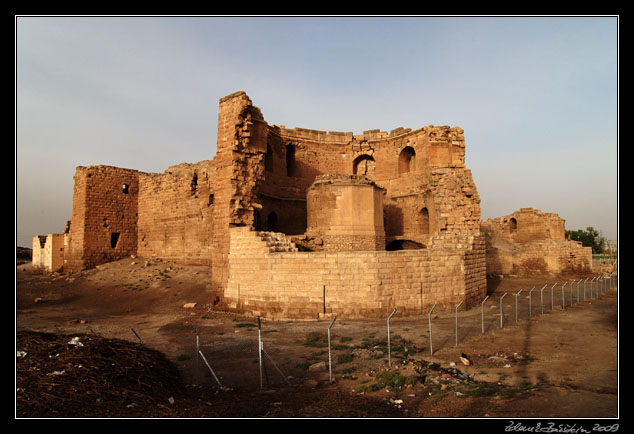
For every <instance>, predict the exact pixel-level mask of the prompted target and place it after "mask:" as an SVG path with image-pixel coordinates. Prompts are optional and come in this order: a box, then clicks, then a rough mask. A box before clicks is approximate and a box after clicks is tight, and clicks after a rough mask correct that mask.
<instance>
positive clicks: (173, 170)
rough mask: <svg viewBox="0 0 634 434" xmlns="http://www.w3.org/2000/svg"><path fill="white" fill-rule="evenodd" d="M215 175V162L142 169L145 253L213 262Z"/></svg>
mask: <svg viewBox="0 0 634 434" xmlns="http://www.w3.org/2000/svg"><path fill="white" fill-rule="evenodd" d="M215 175H216V171H215V165H214V162H213V161H201V162H199V163H196V164H185V163H184V164H180V165H177V166H172V167H170V168H169V169H167V170H166V171H165V172H164V173H161V174H155V173H142V174H140V178H139V186H140V187H139V190H140V191H139V218H138V232H139V234H138V249H137V254H138V255H139V256H144V257H152V256H155V257H160V258H163V259H168V260H172V261H176V262H183V263H189V264H206V265H211V257H212V253H211V252H212V250H211V246H212V220H213V216H214V213H213V210H214V202H215V196H214V185H215Z"/></svg>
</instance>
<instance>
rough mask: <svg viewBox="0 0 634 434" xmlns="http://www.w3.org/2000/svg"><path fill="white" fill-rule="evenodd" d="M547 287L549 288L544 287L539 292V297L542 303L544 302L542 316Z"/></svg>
mask: <svg viewBox="0 0 634 434" xmlns="http://www.w3.org/2000/svg"><path fill="white" fill-rule="evenodd" d="M547 286H548V284H546V285H544V287H543V288H542V289H540V290H539V296H540V298H541V302H542V315H543V314H544V289H546V287H547Z"/></svg>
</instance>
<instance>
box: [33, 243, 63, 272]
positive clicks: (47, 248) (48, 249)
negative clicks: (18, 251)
mask: <svg viewBox="0 0 634 434" xmlns="http://www.w3.org/2000/svg"><path fill="white" fill-rule="evenodd" d="M64 241H65V235H64V234H48V235H38V236H35V237H33V250H32V252H33V253H32V260H31V262H32V264H33V266H34V267H36V268H41V269H43V270H46V271H48V272H59V271H62V270H63V268H64Z"/></svg>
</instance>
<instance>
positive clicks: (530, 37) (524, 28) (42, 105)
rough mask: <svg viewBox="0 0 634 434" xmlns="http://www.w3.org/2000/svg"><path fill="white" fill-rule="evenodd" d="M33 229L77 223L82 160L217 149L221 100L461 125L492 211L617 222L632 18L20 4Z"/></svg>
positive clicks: (28, 228) (146, 158)
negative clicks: (240, 12)
mask: <svg viewBox="0 0 634 434" xmlns="http://www.w3.org/2000/svg"><path fill="white" fill-rule="evenodd" d="M15 35H16V143H15V145H16V146H15V149H16V171H17V173H16V237H17V240H16V241H17V244H18V245H23V246H30V245H31V239H32V237H33V236H35V235H41V234H47V233H59V232H61V231H62V230H63V228H64V224H65V222H66V220H69V219H70V217H71V210H72V190H73V175H74V173H75V167H76V166H87V165H92V164H107V165H113V166H118V167H125V168H131V169H137V170H141V171H146V172H163V171H164V170H165V169H167V168H168V167H169V166H171V165H174V164H179V163H183V162H189V163H194V162H198V161H201V160H206V159H211V158H213V156H214V155H215V150H216V127H217V117H218V100H219V99H220V98H221V97H223V96H225V95H228V94H230V93H233V92H235V91H238V90H243V91H245V92H246V93H247V94H248V95H249V97H250V98H251V100H252V101H253V103H254V104H255V105H257V106H258V107H260V108H261V109H262V112H263V115H264V118H265V120H266V121H267V122H269V123H270V124H278V125H285V126H287V127H289V128H294V127H302V128H310V129H317V130H327V131H352V132H354V133H355V134H360V133H362V132H363V131H364V130H370V129H381V130H383V131H389V130H392V129H395V128H397V127H405V128H412V129H416V128H420V127H422V126H426V125H430V124H434V125H451V126H459V127H461V128H464V130H465V140H466V164H467V167H468V168H470V169H471V170H472V173H473V177H474V180H475V182H476V186H477V188H478V191H479V194H480V198H481V200H482V202H481V208H482V217H483V218H492V217H499V216H502V215H507V214H510V213H511V212H513V211H516V210H518V209H519V208H523V207H524V208H525V207H532V208H537V209H541V210H542V211H544V212H555V213H558V214H559V215H560V216H561V217H562V218H564V219H565V220H566V228H567V229H585V228H586V227H588V226H592V227H594V228H596V229H599V230H600V231H602V233H603V235H604V236H606V237H607V238H609V239H616V238H617V220H618V190H617V189H618V54H619V52H618V19H617V17H600V16H599V17H28V16H26V17H16V32H15Z"/></svg>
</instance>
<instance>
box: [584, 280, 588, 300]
mask: <svg viewBox="0 0 634 434" xmlns="http://www.w3.org/2000/svg"><path fill="white" fill-rule="evenodd" d="M588 279H589V277H586V280H584V281H583V301H586V282H587V281H588Z"/></svg>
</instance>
